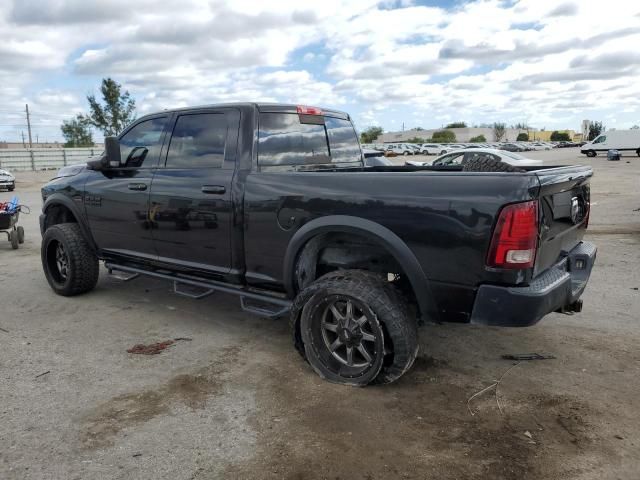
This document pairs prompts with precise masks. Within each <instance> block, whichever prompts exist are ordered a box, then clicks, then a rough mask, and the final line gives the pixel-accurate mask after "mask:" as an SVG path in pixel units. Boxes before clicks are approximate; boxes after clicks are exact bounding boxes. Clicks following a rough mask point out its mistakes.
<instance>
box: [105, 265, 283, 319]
mask: <svg viewBox="0 0 640 480" xmlns="http://www.w3.org/2000/svg"><path fill="white" fill-rule="evenodd" d="M104 266H105V267H107V270H108V271H109V274H112V273H113V272H114V271H116V272H124V273H129V274H131V276H130V277H128V278H126V279H123V280H125V281H128V280H133V279H135V278H138V276H140V275H146V276H148V277H155V278H161V279H163V280H169V281H171V282H173V291H174V292H175V293H177V294H179V295H184V296H186V297H189V298H194V299H200V298H204V297H207V296H209V295H211V294H212V293H214V292H223V293H230V294H231V295H238V296H239V297H240V307H241V308H242V310H244V311H245V312H249V313H253V314H255V315H259V316H261V317H267V318H277V317H281V316H282V315H286V314H287V313H289V310H291V301H290V300H287V299H284V298H278V297H272V296H270V295H263V294H260V293H257V292H252V291H249V290H248V289H247V288H246V287H242V286H238V287H234V286H230V285H228V284H226V283H223V282H217V281H215V280H194V279H191V278H184V277H180V276H177V275H172V274H170V273H161V272H158V271H155V270H145V269H143V268H136V267H130V266H127V265H118V264H115V263H110V262H105V263H104ZM179 285H188V286H191V287H196V288H199V289H202V290H203V291H204V292H203V293H192V292H189V291H186V290H180V289H179V288H178V286H179ZM251 301H253V302H254V303H249V302H251Z"/></svg>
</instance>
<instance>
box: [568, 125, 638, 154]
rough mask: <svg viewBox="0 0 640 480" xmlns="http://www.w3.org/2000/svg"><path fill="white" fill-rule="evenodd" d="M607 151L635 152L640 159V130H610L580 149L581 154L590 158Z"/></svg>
mask: <svg viewBox="0 0 640 480" xmlns="http://www.w3.org/2000/svg"><path fill="white" fill-rule="evenodd" d="M607 150H618V151H619V152H635V153H636V155H638V156H639V157H640V129H637V128H634V129H631V130H609V131H608V132H605V133H602V134H600V135H598V136H597V137H596V138H594V139H593V141H592V142H589V143H586V144H584V145H582V146H581V147H580V153H584V154H585V155H587V156H588V157H595V156H596V155H597V154H598V152H606V151H607Z"/></svg>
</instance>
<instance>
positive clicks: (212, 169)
mask: <svg viewBox="0 0 640 480" xmlns="http://www.w3.org/2000/svg"><path fill="white" fill-rule="evenodd" d="M479 160H480V161H476V162H470V163H468V164H467V165H465V166H456V167H447V168H438V167H424V166H421V167H411V166H377V167H365V166H364V164H363V156H362V152H361V150H360V145H359V142H358V138H357V135H356V132H355V130H354V127H353V125H352V123H351V119H350V117H349V115H347V114H345V113H342V112H338V111H334V110H326V109H322V110H321V109H319V108H316V107H306V106H296V105H282V104H261V103H257V104H256V103H241V104H223V105H212V106H205V107H197V108H187V109H180V110H172V111H163V112H160V113H157V114H153V115H147V116H145V117H142V118H140V119H139V120H137V121H135V122H134V123H133V124H132V125H130V126H129V127H128V128H127V129H126V130H125V131H124V132H123V133H122V134H121V135H120V136H119V137H118V138H115V137H108V138H107V139H106V140H105V153H104V155H103V156H102V157H101V158H100V159H98V160H93V161H90V162H88V163H87V164H86V165H79V166H71V167H66V168H64V169H62V170H61V171H60V173H59V174H58V176H57V177H56V178H55V179H53V180H52V181H50V182H49V183H47V184H46V185H45V186H44V187H43V188H42V197H43V201H44V205H43V212H42V215H41V217H40V226H41V231H42V235H43V241H42V263H43V268H44V272H45V275H46V278H47V280H48V282H49V284H50V285H51V287H52V288H53V290H54V291H55V292H56V293H58V294H60V295H68V296H71V295H76V294H80V293H84V292H88V291H89V290H91V289H93V288H94V287H95V286H96V284H97V281H98V273H99V271H98V262H99V260H103V261H104V262H105V265H106V267H107V269H108V271H109V272H110V273H111V272H113V271H118V272H121V273H120V275H125V276H127V275H128V276H129V277H130V278H131V277H133V276H138V275H148V276H152V277H157V278H163V279H167V280H169V281H172V282H174V290H175V291H176V293H182V294H184V295H188V296H191V297H194V298H200V297H204V296H206V295H208V294H210V293H212V292H214V291H222V292H227V293H231V294H235V295H237V296H238V297H239V298H240V300H241V306H242V308H243V309H245V310H247V311H250V312H253V313H256V314H261V315H266V316H271V317H277V316H282V315H285V314H288V315H289V316H290V321H291V330H292V336H293V341H294V344H295V347H296V348H297V349H298V350H299V351H300V353H301V354H302V355H303V356H304V357H305V358H306V359H307V361H308V362H309V363H310V364H311V366H312V367H313V368H314V369H315V371H316V372H317V373H318V374H320V375H321V376H322V377H324V378H326V379H328V380H330V381H334V382H341V383H347V384H353V385H366V384H369V383H388V382H391V381H393V380H395V379H397V378H399V377H400V376H401V375H402V374H403V373H404V372H406V371H407V370H408V369H409V368H410V367H411V365H412V364H413V361H414V360H415V358H416V355H417V352H418V338H417V335H418V333H417V332H418V328H417V327H418V323H419V322H421V321H431V322H445V321H453V322H467V323H476V324H484V325H500V326H527V325H532V324H534V323H536V322H538V321H539V320H540V319H541V318H542V317H543V316H545V315H546V314H548V313H550V312H554V311H561V312H576V311H580V309H581V305H582V303H581V300H580V299H579V297H580V296H581V294H582V292H583V291H584V288H585V286H586V283H587V281H588V279H589V275H590V273H591V268H592V266H593V263H594V260H595V256H596V248H595V246H594V245H593V244H591V243H587V242H583V241H582V237H583V235H584V232H585V230H586V228H587V225H588V221H589V181H590V177H591V176H592V170H591V169H590V168H588V167H581V166H570V167H569V166H568V167H556V168H544V167H528V168H525V169H519V168H512V167H509V166H508V165H505V164H500V163H499V162H495V161H487V162H483V161H482V159H479ZM473 170H475V171H473ZM123 272H124V273H123Z"/></svg>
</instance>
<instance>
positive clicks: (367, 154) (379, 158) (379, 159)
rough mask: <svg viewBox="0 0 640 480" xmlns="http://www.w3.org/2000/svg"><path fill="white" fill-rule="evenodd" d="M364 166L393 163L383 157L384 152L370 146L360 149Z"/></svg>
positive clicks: (379, 165)
mask: <svg viewBox="0 0 640 480" xmlns="http://www.w3.org/2000/svg"><path fill="white" fill-rule="evenodd" d="M362 157H363V158H364V166H365V167H381V166H390V165H393V162H392V161H391V160H389V159H388V158H386V157H385V155H384V152H380V151H379V150H373V149H370V148H363V149H362Z"/></svg>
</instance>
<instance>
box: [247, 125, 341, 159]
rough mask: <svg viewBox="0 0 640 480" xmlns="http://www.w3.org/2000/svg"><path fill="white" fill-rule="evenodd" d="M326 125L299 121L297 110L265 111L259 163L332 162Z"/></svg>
mask: <svg viewBox="0 0 640 480" xmlns="http://www.w3.org/2000/svg"><path fill="white" fill-rule="evenodd" d="M329 162H330V159H329V148H328V147H327V135H326V133H325V130H324V125H310V124H306V123H300V119H299V117H298V115H297V114H295V113H262V114H260V128H259V131H258V163H259V164H260V165H264V166H266V165H306V164H313V163H329Z"/></svg>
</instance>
